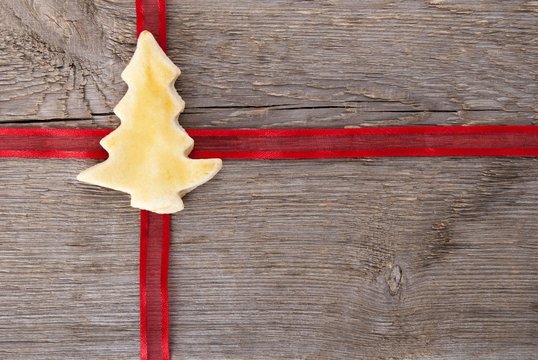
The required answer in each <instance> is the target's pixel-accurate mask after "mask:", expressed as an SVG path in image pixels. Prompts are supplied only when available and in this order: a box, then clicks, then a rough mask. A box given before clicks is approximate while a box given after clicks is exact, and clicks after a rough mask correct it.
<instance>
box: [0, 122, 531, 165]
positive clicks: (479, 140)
mask: <svg viewBox="0 0 538 360" xmlns="http://www.w3.org/2000/svg"><path fill="white" fill-rule="evenodd" d="M111 131H112V130H110V129H42V128H0V157H4V158H92V159H105V158H107V157H108V154H107V152H106V151H105V150H104V149H103V148H101V146H100V145H99V141H100V140H101V138H103V137H104V136H105V135H107V134H109V133H110V132H111ZM187 132H188V133H189V135H190V136H192V137H193V138H194V140H195V148H194V151H193V152H192V154H191V157H192V158H210V157H218V158H221V159H243V160H256V159H323V158H362V157H385V156H538V126H416V127H380V128H349V129H326V128H325V129H324V128H321V129H189V130H187Z"/></svg>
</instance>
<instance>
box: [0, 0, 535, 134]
mask: <svg viewBox="0 0 538 360" xmlns="http://www.w3.org/2000/svg"><path fill="white" fill-rule="evenodd" d="M537 11H538V5H537V4H536V2H535V1H522V0H514V1H509V2H507V1H501V0H497V1H494V0H489V1H482V2H480V3H479V4H477V3H476V2H475V1H462V0H460V1H438V0H435V1H433V0H431V1H388V0H369V1H351V0H332V1H324V0H323V1H322V0H319V1H290V0H275V1H269V2H254V1H247V0H233V1H226V2H218V1H208V0H196V1H194V0H171V1H168V23H169V37H168V38H169V43H170V46H169V53H170V57H171V58H172V60H174V61H175V62H176V63H177V64H178V65H179V66H180V67H181V69H182V70H183V75H182V77H181V79H180V80H179V82H178V84H177V87H178V90H179V91H180V93H181V94H182V95H183V96H184V98H185V100H186V102H187V112H186V114H185V115H184V117H183V120H182V121H183V123H184V124H185V125H186V126H189V127H205V126H216V127H252V126H256V127H261V126H265V127H269V126H288V127H294V126H304V125H308V126H372V125H387V124H388V125H395V124H400V125H401V124H455V123H458V124H461V123H465V124H470V123H473V124H474V123H508V122H510V123H525V124H529V123H534V122H535V121H536V119H537V117H536V103H537V101H536V100H537V94H538V88H537V83H536V74H537V66H536V58H537V57H538V46H537V45H536V39H535V36H536V33H537V32H538V21H537V20H536V17H537ZM0 17H1V19H0V20H1V21H0V36H1V38H2V40H3V41H2V42H1V43H0V46H1V48H0V50H1V51H0V53H1V54H2V55H1V58H0V64H1V66H2V72H1V73H0V83H2V85H3V86H2V92H1V93H0V121H2V122H8V123H9V122H15V121H26V122H27V121H29V120H30V121H32V120H33V121H36V120H52V121H54V120H91V119H92V118H93V117H94V116H98V115H99V114H110V113H111V109H112V108H113V106H114V105H115V104H116V103H117V102H118V101H119V99H120V98H121V96H122V95H123V93H124V92H125V89H126V86H125V84H124V83H123V82H122V81H121V79H120V77H119V74H120V72H121V70H122V69H123V67H124V66H125V65H126V62H127V61H128V59H129V58H130V56H131V55H132V53H133V49H134V45H135V39H134V36H133V32H134V30H133V29H134V22H135V18H134V1H132V0H121V1H120V0H106V1H105V0H96V1H89V0H75V1H73V0H42V1H28V0H24V1H21V0H3V1H2V2H1V3H0Z"/></svg>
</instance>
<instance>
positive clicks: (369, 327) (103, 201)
mask: <svg viewBox="0 0 538 360" xmlns="http://www.w3.org/2000/svg"><path fill="white" fill-rule="evenodd" d="M167 3H168V25H169V34H170V35H169V38H168V39H169V54H170V57H171V58H172V59H173V60H174V61H175V62H176V63H177V64H178V65H179V66H180V67H181V69H182V71H183V74H182V76H181V78H180V80H179V81H178V83H177V84H176V86H177V88H178V91H179V92H180V94H181V95H182V97H183V98H184V99H185V100H186V102H187V109H186V112H185V113H184V114H183V115H182V117H181V123H182V124H183V125H184V126H186V127H232V128H234V127H253V128H262V127H302V126H310V127H328V126H377V125H418V124H438V125H447V124H462V125H468V124H493V123H497V124H535V123H537V119H538V117H537V106H536V104H537V95H538V88H537V82H536V75H537V71H538V62H537V60H536V59H538V44H537V42H536V33H538V21H537V16H538V5H537V2H536V1H523V0H513V1H501V0H486V1H480V2H477V1H470V0H429V1H427V0H423V1H418V0H411V1H394V0H391V1H389V0H367V1H353V0H314V1H299V0H272V1H266V2H262V1H252V0H230V1H226V2H221V1H208V0H196V1H193V0H167ZM134 23H135V17H134V1H132V0H94V1H90V0H39V1H31V0H1V1H0V126H55V127H58V126H65V127H109V126H115V125H117V123H118V120H117V118H116V117H115V116H114V115H113V114H112V108H113V107H114V105H115V104H116V103H117V102H118V101H119V99H120V98H121V97H122V95H123V94H124V92H125V91H126V85H125V84H124V83H123V82H122V81H121V79H120V76H119V74H120V72H121V70H122V69H123V67H124V66H125V65H126V63H127V61H128V59H129V58H130V56H131V55H132V53H133V51H134V45H135V39H134V35H133V34H134V28H135V27H134ZM93 163H94V162H93V161H89V160H88V161H85V160H28V159H26V160H6V159H0V179H1V181H0V199H1V201H0V360H3V359H10V360H43V359H47V360H49V359H50V360H60V359H61V360H63V359H73V360H79V359H80V360H82V359H84V360H90V359H91V360H94V359H110V360H112V359H114V360H122V359H137V358H138V345H139V344H138V212H137V211H136V210H133V209H130V208H129V207H128V204H129V199H128V197H127V196H126V195H123V194H120V193H115V192H112V191H108V190H105V189H99V188H96V187H92V186H89V185H83V184H80V183H77V182H76V180H75V176H76V174H77V173H78V172H79V171H80V170H82V169H84V168H87V167H88V166H90V165H91V164H93ZM537 165H538V163H537V159H523V158H512V159H495V158H489V159H488V158H473V159H471V158H458V159H456V158H454V159H452V158H443V159H406V158H401V159H388V158H386V159H375V160H350V161H343V160H330V161H315V160H312V161H242V162H239V161H238V162H234V161H228V162H226V163H225V166H224V169H223V171H222V172H221V173H220V174H219V175H218V177H217V178H216V179H215V180H214V181H212V182H210V183H208V184H206V185H204V186H203V187H202V188H200V189H199V190H198V191H196V192H193V193H192V194H189V195H188V196H187V197H186V199H185V200H186V210H185V211H184V212H182V213H180V214H178V215H177V216H174V217H173V234H172V255H171V262H170V301H171V304H170V306H171V336H170V338H171V350H172V355H173V359H241V360H243V359H244V360H246V359H249V360H250V359H252V360H273V359H282V360H291V359H309V360H324V359H346V360H347V359H367V360H369V359H372V360H374V359H376V360H377V359H399V360H400V359H401V360H403V359H406V360H409V359H412V360H418V359H420V360H434V359H435V360H441V359H443V360H445V359H448V360H460V359H488V360H489V359H499V360H501V359H502V360H505V359H535V358H536V354H538V341H537V340H536V337H537V334H538V312H537V309H538V306H537V304H538V280H537V279H538V264H537V262H536V259H537V256H538V225H537V221H536V219H537V218H538V177H537V175H538V166H537Z"/></svg>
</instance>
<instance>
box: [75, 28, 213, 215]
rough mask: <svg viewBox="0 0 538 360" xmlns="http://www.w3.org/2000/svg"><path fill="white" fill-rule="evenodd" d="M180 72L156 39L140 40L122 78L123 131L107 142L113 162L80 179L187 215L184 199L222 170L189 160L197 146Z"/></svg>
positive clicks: (155, 208) (143, 205) (137, 203)
mask: <svg viewBox="0 0 538 360" xmlns="http://www.w3.org/2000/svg"><path fill="white" fill-rule="evenodd" d="M179 74H180V70H179V68H178V67H176V66H175V65H174V64H173V63H172V61H171V60H170V59H169V58H168V57H167V56H166V54H165V53H164V51H163V50H162V49H161V48H160V46H159V44H158V43H157V42H156V41H155V38H154V37H153V35H151V33H149V32H147V31H144V32H142V33H141V34H140V36H139V38H138V44H137V48H136V51H135V53H134V55H133V57H132V59H131V61H130V62H129V65H128V66H127V67H126V68H125V70H124V71H123V73H122V75H121V76H122V79H123V80H124V81H125V82H126V83H127V84H128V86H129V90H128V91H127V93H126V94H125V96H124V97H123V99H122V100H121V101H120V102H119V103H118V105H117V106H116V107H115V108H114V113H115V114H116V115H117V116H118V117H119V118H120V120H121V125H120V126H119V127H118V128H117V129H116V130H114V131H113V132H112V133H110V134H109V135H108V136H106V137H105V138H103V139H102V140H101V145H102V146H103V148H105V149H106V150H107V151H108V153H109V158H108V159H107V160H106V161H104V162H102V163H100V164H97V165H95V166H93V167H91V168H89V169H86V170H84V171H82V172H81V173H80V174H79V175H78V177H77V179H78V180H80V181H82V182H85V183H89V184H94V185H99V186H103V187H107V188H111V189H114V190H119V191H123V192H126V193H129V194H130V195H131V205H132V206H133V207H136V208H140V209H145V210H149V211H152V212H156V213H160V214H167V213H174V212H177V211H180V210H182V209H183V201H182V199H181V197H182V196H183V195H185V194H186V193H188V192H189V191H191V190H193V189H194V188H196V187H197V186H199V185H202V184H203V183H205V182H206V181H208V180H209V179H211V178H212V177H213V176H215V174H216V173H217V172H218V171H219V170H220V169H221V167H222V161H221V160H220V159H203V160H194V159H190V158H189V157H188V155H189V153H190V152H191V150H192V148H193V145H194V141H193V140H192V138H191V137H190V136H189V135H188V134H187V133H186V132H185V130H184V129H183V128H182V127H181V126H180V125H179V123H178V121H177V120H178V116H179V114H180V113H181V112H182V111H183V109H184V107H185V103H184V101H183V100H182V99H181V97H180V96H179V95H178V93H177V92H176V90H175V88H174V82H175V81H176V79H177V78H178V76H179Z"/></svg>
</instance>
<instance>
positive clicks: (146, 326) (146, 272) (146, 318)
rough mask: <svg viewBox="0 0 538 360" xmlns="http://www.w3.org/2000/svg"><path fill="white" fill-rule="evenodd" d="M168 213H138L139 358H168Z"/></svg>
mask: <svg viewBox="0 0 538 360" xmlns="http://www.w3.org/2000/svg"><path fill="white" fill-rule="evenodd" d="M169 253H170V215H169V214H166V215H161V214H155V213H152V212H150V211H145V210H142V211H141V212H140V358H141V359H142V360H169V359H170V351H169V347H168V257H169Z"/></svg>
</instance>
